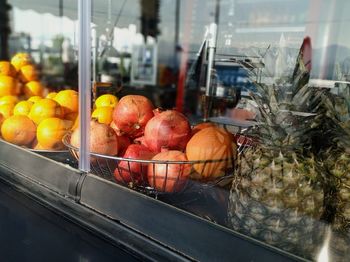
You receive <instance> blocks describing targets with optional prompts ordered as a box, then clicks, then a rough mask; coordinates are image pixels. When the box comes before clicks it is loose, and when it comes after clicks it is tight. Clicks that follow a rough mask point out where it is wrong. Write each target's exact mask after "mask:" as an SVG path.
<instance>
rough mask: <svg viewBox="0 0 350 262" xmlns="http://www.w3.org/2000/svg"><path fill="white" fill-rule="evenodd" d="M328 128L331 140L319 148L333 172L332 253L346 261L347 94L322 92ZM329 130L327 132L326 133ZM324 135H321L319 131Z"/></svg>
mask: <svg viewBox="0 0 350 262" xmlns="http://www.w3.org/2000/svg"><path fill="white" fill-rule="evenodd" d="M322 101H323V102H324V105H325V106H324V108H325V113H324V114H325V117H324V121H323V122H324V123H325V122H327V124H326V125H325V126H326V129H325V128H324V129H320V132H321V133H325V134H326V135H328V140H329V141H330V143H328V144H326V145H325V146H324V147H323V148H321V149H320V155H321V156H322V158H323V164H324V167H325V169H326V170H327V172H328V173H329V174H330V175H331V178H332V180H331V184H330V185H329V186H330V188H332V191H333V192H334V193H333V194H332V199H331V202H332V207H333V210H334V211H335V212H334V214H333V217H331V222H332V229H333V235H332V237H333V239H332V241H331V245H330V246H331V254H332V258H333V259H334V261H345V260H346V257H349V256H350V107H349V104H348V103H350V96H349V95H348V94H346V93H343V94H342V95H333V94H331V93H327V94H323V99H322ZM327 131H328V132H327ZM320 135H321V134H320Z"/></svg>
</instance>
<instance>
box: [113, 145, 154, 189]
mask: <svg viewBox="0 0 350 262" xmlns="http://www.w3.org/2000/svg"><path fill="white" fill-rule="evenodd" d="M153 156H154V153H152V152H151V151H150V150H149V149H148V148H147V147H145V146H143V145H139V144H131V145H129V146H128V148H127V149H126V151H125V154H124V155H123V157H124V158H131V159H142V160H149V159H151V158H152V157H153ZM146 174H147V163H139V162H133V161H131V160H130V161H126V160H125V161H120V162H119V164H118V166H117V167H116V169H115V170H114V177H115V179H116V180H117V181H118V182H121V183H123V184H128V183H131V182H132V183H135V184H140V183H142V182H145V181H146Z"/></svg>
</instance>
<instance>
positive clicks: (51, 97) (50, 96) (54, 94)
mask: <svg viewBox="0 0 350 262" xmlns="http://www.w3.org/2000/svg"><path fill="white" fill-rule="evenodd" d="M56 95H57V93H56V92H50V93H48V94H47V95H46V98H50V99H54V98H55V96H56Z"/></svg>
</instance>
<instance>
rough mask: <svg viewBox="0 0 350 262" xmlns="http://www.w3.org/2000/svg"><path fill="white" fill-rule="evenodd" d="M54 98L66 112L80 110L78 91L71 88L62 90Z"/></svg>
mask: <svg viewBox="0 0 350 262" xmlns="http://www.w3.org/2000/svg"><path fill="white" fill-rule="evenodd" d="M54 100H55V101H56V102H57V103H59V104H60V105H61V106H62V107H63V109H64V114H68V113H73V112H78V110H79V96H78V92H77V91H74V90H70V89H69V90H62V91H60V92H58V93H57V95H56V96H55V98H54Z"/></svg>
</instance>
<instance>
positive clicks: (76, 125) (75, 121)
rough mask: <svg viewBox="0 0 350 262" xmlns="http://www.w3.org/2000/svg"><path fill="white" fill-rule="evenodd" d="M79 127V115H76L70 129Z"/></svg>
mask: <svg viewBox="0 0 350 262" xmlns="http://www.w3.org/2000/svg"><path fill="white" fill-rule="evenodd" d="M78 127H79V115H78V116H77V118H76V119H75V120H74V124H73V126H72V130H75V129H77V128H78Z"/></svg>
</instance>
